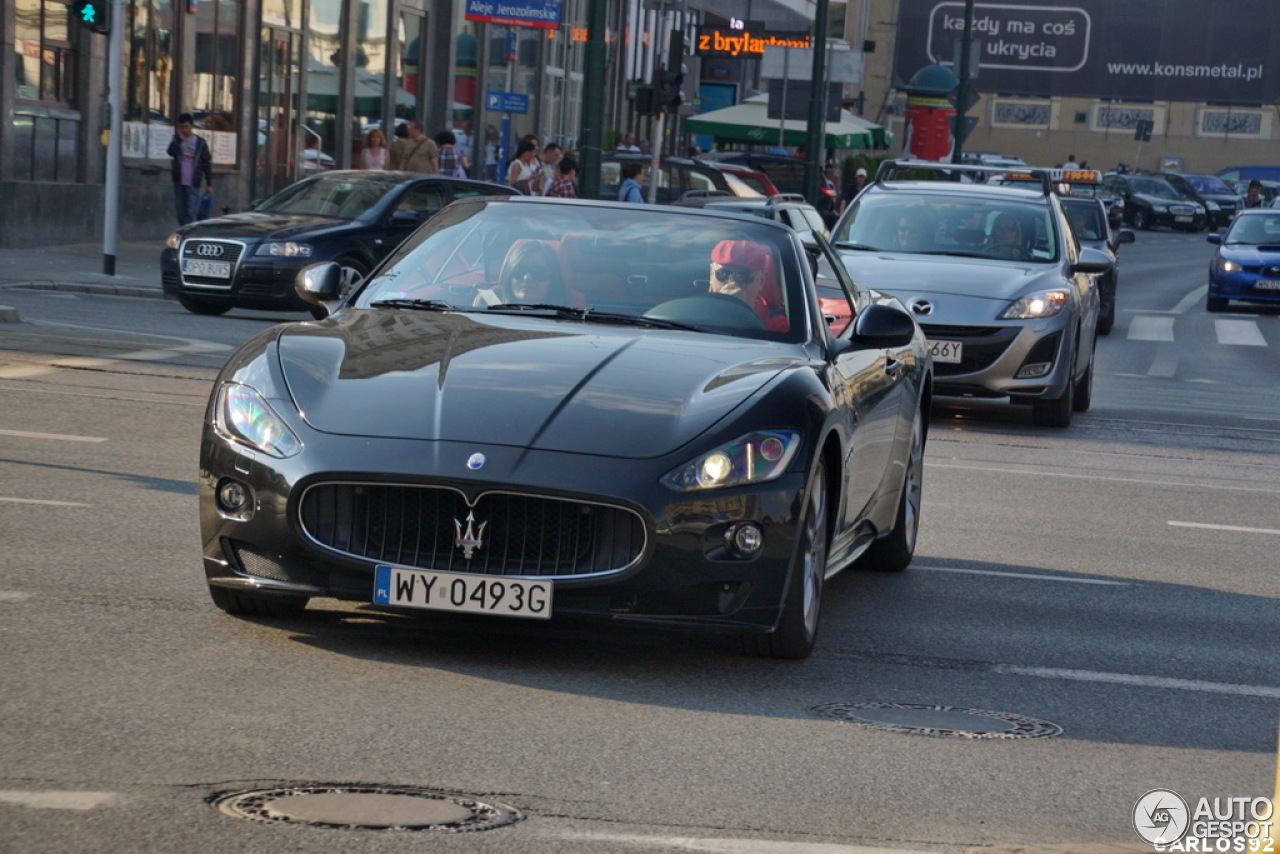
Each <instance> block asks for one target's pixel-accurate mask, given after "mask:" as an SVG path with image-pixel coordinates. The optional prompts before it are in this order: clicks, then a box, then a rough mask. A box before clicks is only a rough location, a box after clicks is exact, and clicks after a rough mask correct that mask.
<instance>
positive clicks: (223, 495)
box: [218, 480, 249, 514]
mask: <svg viewBox="0 0 1280 854" xmlns="http://www.w3.org/2000/svg"><path fill="white" fill-rule="evenodd" d="M248 506H249V487H247V486H245V485H244V484H243V483H241V482H240V481H238V480H224V481H223V482H222V483H221V484H219V485H218V509H219V510H221V511H222V512H223V513H231V514H240V513H243V512H244V511H245V508H247V507H248Z"/></svg>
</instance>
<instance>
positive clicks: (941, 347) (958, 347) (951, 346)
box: [929, 341, 964, 365]
mask: <svg viewBox="0 0 1280 854" xmlns="http://www.w3.org/2000/svg"><path fill="white" fill-rule="evenodd" d="M963 351H964V342H963V341H930V342H929V352H930V353H932V354H933V360H934V361H935V362H943V363H945V364H948V365H958V364H960V355H961V353H962V352H963Z"/></svg>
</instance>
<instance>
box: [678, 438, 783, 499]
mask: <svg viewBox="0 0 1280 854" xmlns="http://www.w3.org/2000/svg"><path fill="white" fill-rule="evenodd" d="M799 447H800V434H799V433H797V432H795V431H793V430H760V431H757V432H755V433H748V434H747V435H745V436H742V437H740V438H738V439H735V440H734V441H732V442H729V443H727V444H725V445H721V446H720V447H718V448H716V449H715V450H713V451H709V452H708V453H705V454H703V455H702V456H700V457H696V458H695V459H692V460H690V461H689V462H688V463H685V464H684V465H683V466H680V467H679V468H678V469H676V470H675V471H672V472H670V473H668V474H667V475H666V476H665V477H664V478H662V482H663V483H664V484H665V485H666V486H668V487H670V488H671V489H674V490H676V491H677V492H693V491H695V490H699V489H721V488H723V487H726V486H740V485H742V484H744V483H766V482H768V481H770V480H775V479H776V478H778V477H781V476H782V473H783V472H785V471H786V470H787V466H788V465H790V464H791V460H792V458H793V457H794V456H795V455H796V451H797V450H798V449H799Z"/></svg>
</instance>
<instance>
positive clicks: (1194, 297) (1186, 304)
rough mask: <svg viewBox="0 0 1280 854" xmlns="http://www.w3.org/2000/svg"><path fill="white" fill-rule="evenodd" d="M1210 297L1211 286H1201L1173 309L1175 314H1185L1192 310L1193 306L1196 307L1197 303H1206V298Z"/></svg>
mask: <svg viewBox="0 0 1280 854" xmlns="http://www.w3.org/2000/svg"><path fill="white" fill-rule="evenodd" d="M1208 295H1209V286H1208V285H1207V284H1205V285H1201V286H1200V287H1198V288H1196V289H1195V290H1194V291H1192V292H1191V293H1189V294H1187V295H1186V296H1185V297H1183V298H1182V299H1181V300H1179V301H1178V304H1177V305H1175V306H1174V307H1173V313H1174V314H1182V313H1183V312H1185V311H1186V310H1187V309H1189V308H1191V306H1193V305H1195V304H1196V303H1201V302H1204V298H1205V297H1206V296H1208Z"/></svg>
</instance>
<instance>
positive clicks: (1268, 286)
mask: <svg viewBox="0 0 1280 854" xmlns="http://www.w3.org/2000/svg"><path fill="white" fill-rule="evenodd" d="M1253 286H1254V288H1255V289H1257V290H1260V291H1280V280H1276V279H1258V281H1256V282H1254V283H1253Z"/></svg>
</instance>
